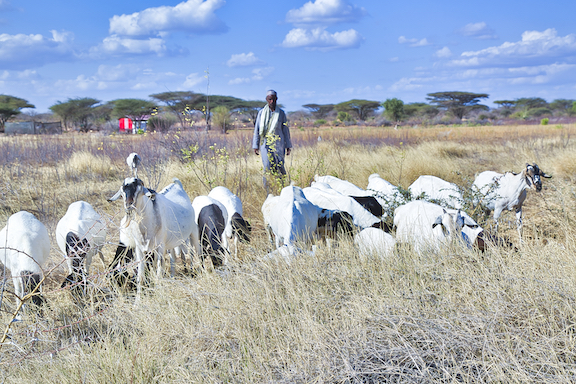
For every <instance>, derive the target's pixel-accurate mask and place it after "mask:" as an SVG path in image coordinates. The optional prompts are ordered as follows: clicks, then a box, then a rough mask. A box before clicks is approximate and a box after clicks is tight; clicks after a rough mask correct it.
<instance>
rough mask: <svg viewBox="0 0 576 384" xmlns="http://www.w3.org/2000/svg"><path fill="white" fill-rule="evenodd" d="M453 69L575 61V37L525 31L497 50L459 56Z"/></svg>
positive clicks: (491, 49)
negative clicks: (459, 67)
mask: <svg viewBox="0 0 576 384" xmlns="http://www.w3.org/2000/svg"><path fill="white" fill-rule="evenodd" d="M461 56H462V59H460V60H454V61H452V64H453V65H455V66H490V65H508V66H513V65H522V64H524V65H525V64H527V61H530V62H532V63H535V64H543V63H545V62H547V61H548V62H549V61H550V60H551V59H567V58H571V59H574V58H576V34H569V35H566V36H564V37H561V36H558V35H557V32H556V30H555V29H552V28H551V29H547V30H545V31H544V32H538V31H526V32H524V33H523V34H522V40H520V41H518V42H512V43H511V42H505V43H504V44H502V45H499V46H497V47H489V48H486V49H482V50H480V51H467V52H463V53H462V55H461Z"/></svg>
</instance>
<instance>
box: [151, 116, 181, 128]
mask: <svg viewBox="0 0 576 384" xmlns="http://www.w3.org/2000/svg"><path fill="white" fill-rule="evenodd" d="M174 124H176V118H175V117H174V116H172V115H161V116H158V115H157V116H152V117H151V118H150V119H148V129H149V130H150V131H158V132H167V131H168V130H169V129H170V127H172V126H173V125H174Z"/></svg>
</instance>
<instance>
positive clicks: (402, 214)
mask: <svg viewBox="0 0 576 384" xmlns="http://www.w3.org/2000/svg"><path fill="white" fill-rule="evenodd" d="M127 163H128V165H129V167H130V168H131V169H132V171H133V173H134V175H133V177H129V178H126V179H125V180H124V182H123V184H122V186H121V187H120V189H119V190H118V192H117V193H116V194H115V195H114V196H112V197H111V198H110V199H109V201H115V200H118V199H120V197H121V198H122V199H123V202H124V209H125V215H124V217H123V218H122V221H121V224H120V231H119V238H120V245H119V247H118V249H117V250H116V255H115V258H114V261H113V262H112V264H111V266H110V267H111V268H112V269H113V270H114V271H115V273H116V277H119V276H120V272H118V271H120V270H122V267H123V265H122V264H125V261H126V260H128V259H130V258H134V259H135V265H136V276H135V283H136V289H137V292H138V293H140V291H141V286H142V283H143V280H144V278H145V272H146V270H147V268H148V260H150V259H152V260H154V261H155V263H156V268H157V269H156V271H157V275H158V276H162V273H163V270H164V265H163V263H164V258H165V255H166V254H169V255H170V267H171V268H170V270H171V275H172V276H173V275H174V263H175V261H176V259H177V257H178V256H180V257H181V258H182V260H183V261H184V265H185V266H186V259H185V256H186V254H189V255H190V260H191V264H192V255H198V256H199V257H200V259H201V261H202V262H204V260H206V259H208V258H210V260H211V263H212V264H213V265H214V267H219V266H222V265H224V264H226V262H227V257H228V256H229V255H231V254H232V248H233V249H234V253H235V255H236V256H237V252H238V242H239V241H240V242H247V241H249V239H250V232H251V228H250V224H249V223H248V222H247V221H246V220H245V219H244V218H243V210H242V202H241V201H240V199H239V198H238V197H237V196H236V195H234V194H233V193H232V192H231V191H230V190H229V189H227V188H225V187H222V186H219V187H216V188H214V189H213V190H212V191H211V192H210V193H209V194H208V195H207V196H198V197H196V198H195V199H194V200H193V201H191V200H190V198H189V196H188V194H187V193H186V191H185V190H184V188H183V186H182V183H181V182H180V181H179V180H178V179H174V180H173V182H172V183H171V184H169V185H168V186H167V187H165V188H164V189H162V190H161V191H160V192H156V191H154V190H152V189H149V188H147V187H146V186H145V185H144V183H143V182H142V180H141V179H139V178H138V166H139V165H140V163H141V159H140V157H139V156H138V155H137V154H136V153H132V154H130V156H129V157H128V158H127ZM541 177H545V178H548V177H551V176H549V175H547V174H545V173H544V172H542V171H541V170H540V169H539V167H538V166H537V165H536V164H526V168H525V169H524V170H522V172H520V173H518V174H516V173H513V172H508V173H505V174H500V173H496V172H492V171H486V172H482V173H480V174H479V175H478V176H477V177H476V179H475V181H474V184H473V188H474V189H475V190H476V191H477V192H478V193H477V194H476V196H478V197H476V198H475V200H476V201H475V202H474V203H475V204H476V205H481V206H482V207H483V208H484V209H485V210H486V211H494V221H495V224H496V230H497V228H498V218H499V217H500V214H501V213H502V211H503V210H505V209H507V210H514V211H515V212H516V223H517V229H518V233H519V235H520V238H521V235H522V233H521V231H522V204H523V202H524V200H525V198H526V192H527V190H528V189H530V188H532V189H534V190H536V191H540V190H541V189H542V180H541ZM314 179H315V180H314V181H313V182H312V183H311V185H310V186H309V187H305V188H299V187H297V186H293V185H291V186H288V187H285V188H283V189H282V191H281V193H280V195H278V196H273V195H271V194H270V195H268V197H267V198H266V200H265V201H264V203H263V205H262V214H263V218H264V224H265V226H266V229H267V232H268V234H269V237H270V241H271V242H272V243H274V244H275V250H274V251H272V252H271V253H269V254H268V255H267V257H276V256H283V257H284V258H289V257H291V256H294V255H297V254H301V253H306V252H311V251H307V250H304V249H302V248H300V247H306V244H307V243H309V240H312V239H314V238H326V239H327V242H328V243H329V244H330V243H331V240H330V239H331V238H332V239H334V238H336V237H337V236H335V234H336V233H339V234H340V236H351V237H353V239H354V244H355V246H356V247H357V248H358V250H359V252H361V253H363V254H378V255H381V256H385V255H386V254H389V253H391V252H393V250H394V248H395V244H396V242H397V241H398V242H402V243H409V244H411V245H412V247H413V249H414V250H415V251H416V252H423V251H434V250H437V249H439V248H441V247H444V246H447V245H448V244H450V243H453V242H463V244H466V245H467V246H470V247H474V246H477V247H480V248H482V247H483V240H482V233H483V229H482V228H481V227H480V226H479V225H478V224H477V223H476V222H475V221H474V220H473V219H472V218H471V217H470V216H469V215H468V214H467V213H466V212H464V211H463V205H462V201H463V197H462V195H461V191H460V189H459V188H458V187H457V186H456V185H455V184H452V183H449V182H447V181H444V180H442V179H440V178H438V177H435V176H420V177H419V178H418V179H417V180H416V181H415V182H414V183H413V184H412V185H411V186H410V187H409V188H408V189H409V190H410V192H411V195H412V196H421V197H425V199H422V200H412V201H409V202H406V201H405V200H404V195H403V194H402V193H400V190H399V189H398V188H397V187H396V186H394V185H393V184H391V183H389V182H388V181H386V180H384V179H382V178H381V177H380V176H379V175H378V174H372V175H370V177H369V178H368V185H367V187H366V189H362V188H360V187H358V186H356V185H354V184H352V183H350V182H348V181H345V180H341V179H338V178H336V177H333V176H315V178H314ZM429 200H431V201H435V202H436V203H433V202H430V201H429ZM437 203H438V204H437ZM391 204H395V205H394V206H397V208H396V209H395V210H394V217H393V222H394V229H395V231H394V233H395V236H392V235H391V234H390V233H389V232H391V231H390V228H388V227H387V226H386V225H383V223H385V222H390V220H387V219H391V218H387V217H386V215H387V214H388V212H389V210H387V209H386V208H387V207H390V206H391ZM439 204H441V205H439ZM56 241H57V243H58V247H59V249H60V250H61V252H62V253H63V255H65V259H66V263H67V267H68V273H69V275H68V276H67V277H66V279H65V280H64V283H63V286H65V285H67V284H77V283H78V282H80V281H82V280H83V279H85V278H86V277H87V275H88V272H89V268H90V265H91V263H92V258H93V257H94V256H95V255H99V257H100V258H101V259H102V261H104V258H103V255H102V247H103V246H104V245H105V243H106V224H105V222H104V221H103V220H102V218H101V216H100V215H99V214H98V212H96V210H94V208H93V207H92V206H91V205H90V204H89V203H87V202H85V201H77V202H74V203H72V204H70V206H69V207H68V210H67V212H66V214H65V215H64V216H63V217H62V219H61V220H60V221H59V222H58V225H57V227H56ZM50 248H51V246H50V238H49V234H48V231H47V230H46V227H45V226H44V225H43V224H42V223H41V222H40V221H39V220H38V219H37V218H36V217H35V216H34V215H32V214H31V213H28V212H25V211H20V212H18V213H15V214H13V215H12V216H10V218H9V219H8V222H7V224H6V226H5V227H4V228H3V229H2V231H1V232H0V261H1V262H2V264H3V265H4V266H5V268H7V269H8V270H10V272H11V274H12V278H13V283H14V293H15V295H16V297H17V298H18V300H20V301H22V300H26V298H30V299H31V300H32V301H33V302H34V303H35V304H41V303H42V302H43V298H42V296H41V295H40V292H39V291H40V288H41V287H40V286H39V284H40V282H41V281H42V279H43V270H42V266H43V265H44V263H45V262H46V260H47V259H48V257H49V254H50ZM122 273H123V274H124V275H121V277H123V278H124V279H125V281H127V280H126V279H129V278H130V277H129V273H128V272H127V268H126V267H125V266H124V270H123V272H122ZM26 293H28V296H25V295H26Z"/></svg>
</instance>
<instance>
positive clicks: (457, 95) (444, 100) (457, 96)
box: [426, 91, 490, 120]
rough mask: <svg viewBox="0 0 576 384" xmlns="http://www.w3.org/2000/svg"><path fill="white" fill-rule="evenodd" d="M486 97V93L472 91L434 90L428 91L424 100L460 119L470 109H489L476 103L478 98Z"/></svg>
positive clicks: (478, 100)
mask: <svg viewBox="0 0 576 384" xmlns="http://www.w3.org/2000/svg"><path fill="white" fill-rule="evenodd" d="M486 98H488V94H487V93H472V92H457V91H454V92H436V93H428V97H427V98H426V100H428V101H430V103H431V104H435V105H436V106H438V108H440V109H444V110H446V111H448V112H450V113H451V114H452V115H454V117H456V118H458V119H460V120H462V118H463V117H464V116H465V115H466V114H468V113H469V112H470V111H473V110H476V109H482V110H485V111H487V110H489V109H490V108H488V106H486V105H482V104H478V103H479V102H480V99H486Z"/></svg>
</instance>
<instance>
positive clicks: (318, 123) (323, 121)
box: [314, 119, 326, 127]
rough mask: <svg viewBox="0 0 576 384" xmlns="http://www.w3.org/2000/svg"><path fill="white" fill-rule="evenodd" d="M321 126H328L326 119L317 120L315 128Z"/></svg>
mask: <svg viewBox="0 0 576 384" xmlns="http://www.w3.org/2000/svg"><path fill="white" fill-rule="evenodd" d="M321 125H326V120H324V119H318V120H316V121H315V122H314V126H315V127H319V126H321Z"/></svg>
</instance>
